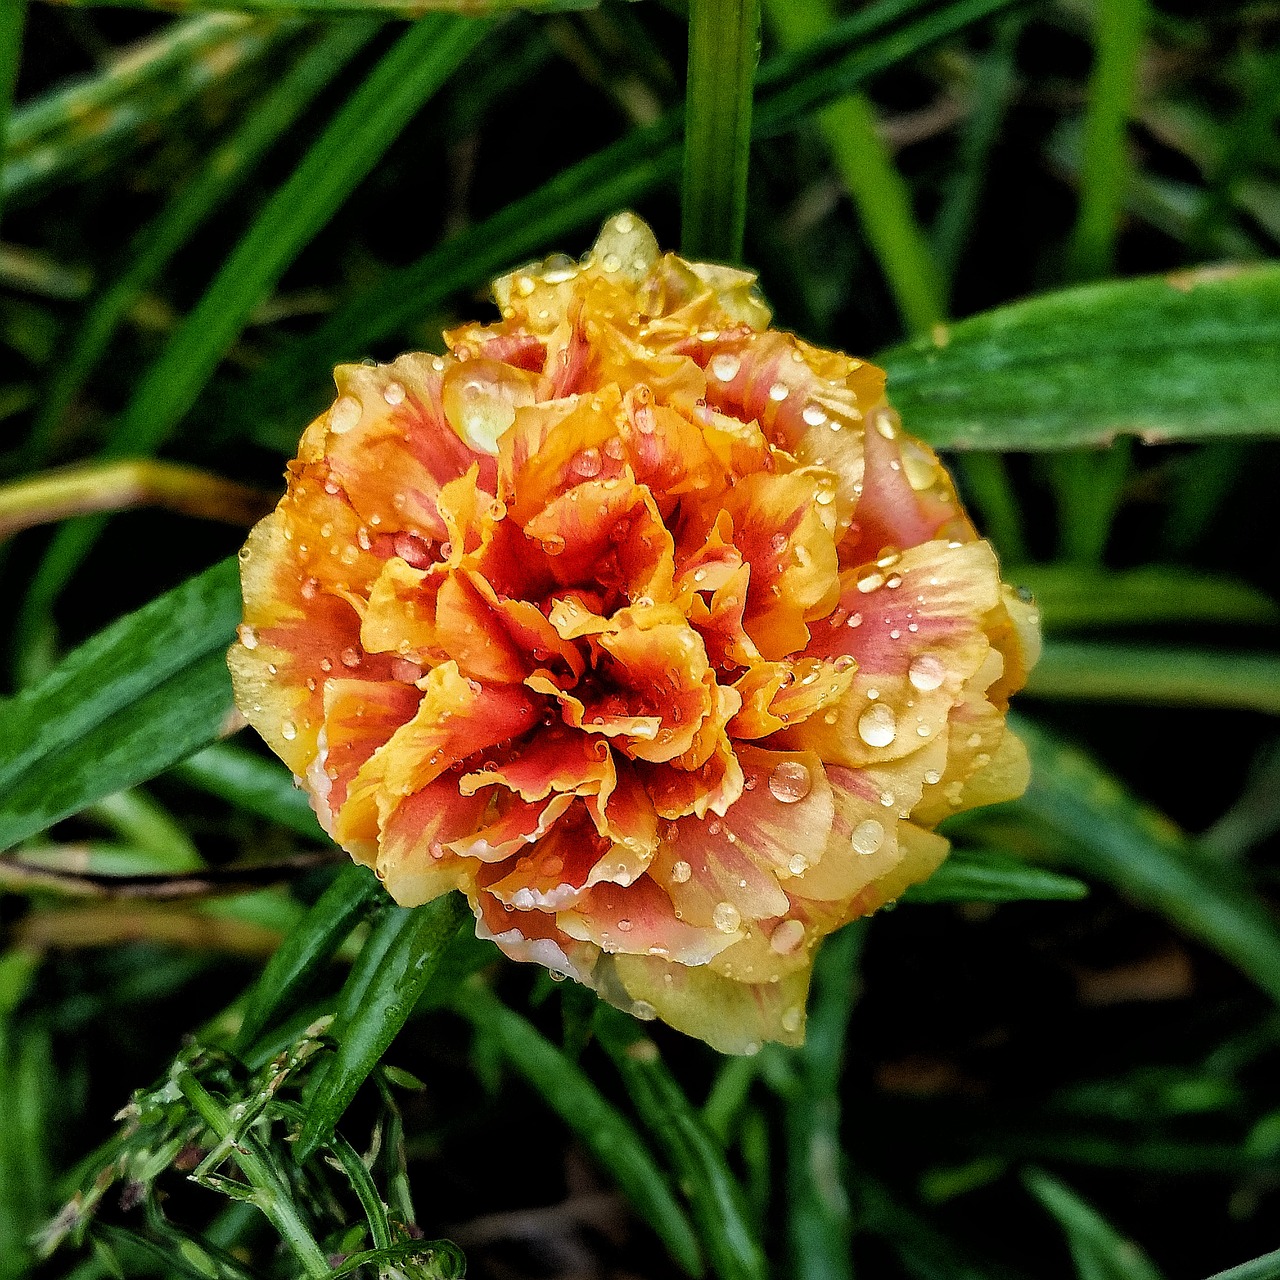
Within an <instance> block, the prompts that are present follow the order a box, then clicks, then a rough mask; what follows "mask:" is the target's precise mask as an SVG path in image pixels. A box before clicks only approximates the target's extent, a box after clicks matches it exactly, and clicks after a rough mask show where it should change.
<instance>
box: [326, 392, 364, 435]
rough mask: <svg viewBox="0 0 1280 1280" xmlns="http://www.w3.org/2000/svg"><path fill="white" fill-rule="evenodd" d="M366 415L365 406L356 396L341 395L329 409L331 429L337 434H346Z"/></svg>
mask: <svg viewBox="0 0 1280 1280" xmlns="http://www.w3.org/2000/svg"><path fill="white" fill-rule="evenodd" d="M363 416H364V407H363V406H362V405H361V403H360V401H359V400H357V399H356V398H355V397H354V396H339V397H338V399H337V400H335V401H334V405H333V408H332V409H330V410H329V430H330V431H332V432H333V434H334V435H336V436H341V435H345V434H346V433H347V432H348V431H350V430H351V428H352V427H354V426H356V425H357V424H358V423H359V421H360V419H361V418H362V417H363Z"/></svg>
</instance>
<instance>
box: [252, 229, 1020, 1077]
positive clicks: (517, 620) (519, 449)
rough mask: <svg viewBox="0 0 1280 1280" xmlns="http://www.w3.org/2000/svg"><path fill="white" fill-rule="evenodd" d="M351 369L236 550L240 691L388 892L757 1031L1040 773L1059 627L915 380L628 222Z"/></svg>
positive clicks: (752, 1041) (793, 1007) (697, 1023)
mask: <svg viewBox="0 0 1280 1280" xmlns="http://www.w3.org/2000/svg"><path fill="white" fill-rule="evenodd" d="M494 293H495V296H496V299H497V302H498V304H499V306H500V308H501V312H502V319H501V321H500V322H499V323H497V324H489V325H481V324H468V325H464V326H462V327H461V328H459V329H455V330H453V331H452V332H450V333H448V334H446V335H445V341H446V343H447V346H448V354H447V355H444V356H435V355H424V354H410V355H403V356H401V357H400V358H399V359H397V360H394V361H392V362H391V363H390V364H385V365H345V366H342V367H341V368H339V369H338V370H337V371H336V374H335V378H336V382H337V387H338V392H339V395H338V398H337V400H336V401H335V402H334V404H333V405H332V407H331V408H330V409H329V410H328V411H327V412H326V413H324V414H322V415H321V416H320V417H319V418H317V419H316V420H315V421H314V422H313V423H312V424H311V425H310V427H308V428H307V430H306V432H305V434H304V435H303V437H302V442H301V445H300V447H299V452H298V457H297V459H296V460H295V461H293V462H291V463H290V464H289V484H288V491H287V493H286V494H285V496H284V498H283V499H282V500H281V502H280V505H279V506H278V507H277V509H276V510H275V512H274V513H273V514H271V515H270V516H268V517H267V518H266V519H265V520H263V521H262V522H261V523H260V524H259V525H258V526H257V527H256V528H255V529H254V530H253V532H252V534H251V535H250V537H249V541H248V543H247V545H246V546H245V548H244V550H243V551H242V552H241V560H242V576H243V584H244V598H245V622H244V625H243V626H242V627H241V630H240V640H239V643H238V644H236V645H235V646H233V648H232V650H231V653H230V659H229V660H230V665H231V670H232V674H233V677H234V682H235V689H236V698H237V702H238V703H239V705H240V708H241V710H242V711H243V712H244V714H245V716H246V717H247V718H248V720H249V721H250V723H251V724H253V725H254V727H255V728H256V729H257V730H258V731H259V732H260V733H261V734H262V736H263V737H264V738H265V739H266V741H267V742H268V743H269V744H270V746H271V747H272V749H273V750H274V751H275V752H276V753H277V754H278V755H279V756H280V757H281V758H282V759H283V760H284V761H285V763H286V764H288V766H289V767H290V768H291V769H292V770H293V772H294V773H295V775H297V776H298V777H299V779H301V780H302V783H303V785H304V786H305V787H306V788H307V790H308V791H309V792H310V795H311V799H312V802H313V804H314V806H315V809H316V812H317V814H318V815H319V817H320V820H321V822H322V824H323V825H324V827H325V829H326V830H327V831H328V832H329V834H330V835H331V836H332V837H333V839H334V840H336V841H337V842H338V843H339V844H340V845H342V847H343V848H345V849H346V850H348V851H349V852H350V853H351V855H352V856H353V857H354V858H355V859H357V860H358V861H360V862H363V863H367V864H368V865H370V866H372V867H374V868H375V869H376V871H377V874H378V876H379V877H380V878H381V879H382V880H383V882H384V883H385V885H386V887H387V890H388V891H389V892H390V894H391V895H392V897H393V898H395V899H396V900H397V901H398V902H400V903H403V904H405V905H413V904H417V903H422V902H426V901H428V900H430V899H432V898H434V897H436V896H438V895H440V894H443V893H446V892H448V891H450V890H453V889H461V890H462V891H463V893H465V894H466V896H467V898H468V900H469V902H470V904H471V907H472V910H473V912H474V913H475V916H476V921H477V926H476V927H477V931H478V933H479V934H480V936H482V937H485V938H491V939H492V940H493V941H494V942H496V943H497V944H498V946H499V947H500V948H501V949H502V950H503V951H504V952H506V954H507V955H509V956H511V957H513V958H515V959H519V960H533V961H537V962H538V963H540V964H543V965H546V966H547V967H548V968H550V969H552V970H553V971H556V972H558V973H561V974H566V975H569V976H571V977H573V978H576V979H578V980H579V981H581V982H585V983H589V984H590V985H591V986H593V987H594V988H596V990H597V991H599V992H600V993H601V995H603V996H604V997H605V998H607V999H608V1000H610V1001H612V1002H614V1003H615V1004H618V1005H620V1006H621V1007H623V1008H627V1009H630V1010H631V1011H632V1012H633V1013H635V1014H637V1015H638V1016H640V1017H655V1016H657V1017H661V1018H663V1019H664V1020H666V1021H667V1022H668V1023H670V1024H671V1025H673V1026H675V1027H678V1028H680V1029H681V1030H683V1031H686V1032H688V1033H690V1034H692V1035H695V1036H699V1037H701V1038H702V1039H704V1040H706V1041H708V1042H709V1043H710V1044H712V1045H714V1046H715V1047H716V1048H718V1049H721V1050H723V1051H725V1052H739V1053H740V1052H751V1051H753V1050H754V1049H755V1048H758V1047H759V1045H760V1044H761V1043H762V1042H763V1041H765V1040H777V1041H782V1042H784V1043H788V1044H795V1043H799V1042H800V1040H801V1039H802V1038H803V1028H804V1002H805V995H806V991H807V987H808V981H809V971H810V966H811V962H812V956H813V952H814V949H815V948H816V946H817V945H818V943H819V942H820V940H821V939H822V937H823V936H825V935H826V934H828V933H830V932H831V931H832V930H834V929H836V928H839V927H840V926H841V925H842V924H844V923H846V922H847V921H849V920H851V919H853V918H854V917H857V916H861V915H865V914H867V913H868V912H871V911H874V910H875V909H876V908H877V907H879V906H881V905H883V904H884V903H886V902H889V901H891V900H892V899H894V898H896V897H897V896H898V895H899V894H900V893H901V892H902V891H903V890H904V889H905V888H906V887H907V886H908V885H910V884H912V883H914V882H916V881H918V880H921V879H923V878H924V877H926V876H927V875H929V874H930V872H932V871H933V870H934V869H935V868H936V867H937V866H938V864H939V863H940V862H941V861H942V859H943V857H944V856H945V854H946V851H947V842H946V841H945V840H944V839H942V838H941V837H940V836H938V835H936V834H935V833H934V832H933V830H932V828H933V827H934V826H935V825H936V824H937V823H938V822H939V821H940V820H941V819H943V818H945V817H946V816H947V815H948V814H951V813H954V812H956V811H957V810H960V809H967V808H970V807H972V806H974V805H979V804H985V803H989V802H991V801H995V800H1002V799H1007V798H1009V797H1011V796H1014V795H1017V794H1019V793H1020V792H1021V790H1022V789H1023V787H1024V786H1025V784H1026V777H1027V764H1026V756H1025V753H1024V752H1023V750H1022V748H1021V744H1020V743H1019V742H1018V740H1017V739H1016V738H1015V737H1014V736H1013V735H1012V734H1011V733H1010V732H1008V731H1007V730H1006V727H1005V716H1004V713H1005V709H1006V705H1007V699H1008V696H1009V694H1010V693H1011V692H1012V691H1013V690H1015V689H1017V688H1019V687H1020V686H1021V685H1022V683H1023V682H1024V679H1025V677H1026V673H1027V670H1028V668H1029V666H1030V664H1031V662H1032V661H1034V655H1035V652H1036V649H1037V645H1038V637H1037V632H1036V623H1035V616H1034V614H1033V613H1032V611H1031V610H1030V607H1029V606H1028V605H1026V604H1024V603H1023V602H1022V601H1020V600H1019V598H1018V597H1017V596H1016V595H1015V594H1014V593H1013V592H1012V591H1011V590H1010V589H1009V588H1008V587H1005V586H1002V585H1001V582H1000V577H999V571H998V567H997V564H996V558H995V555H994V553H993V552H992V550H991V547H990V546H989V545H988V544H987V543H986V542H984V541H982V540H981V539H979V538H978V537H977V535H976V533H975V531H974V529H973V526H972V525H971V524H970V522H969V520H968V519H967V517H966V516H965V514H964V512H963V510H962V509H961V508H960V505H959V503H958V501H957V498H956V494H955V490H954V488H953V487H952V484H951V481H950V479H949V478H948V476H947V474H946V472H945V471H944V469H943V468H942V466H941V465H940V464H939V462H938V459H937V458H936V457H935V455H934V454H933V453H932V452H931V451H930V450H929V449H928V448H926V447H925V446H924V445H923V444H921V443H920V442H919V441H917V440H914V439H912V438H911V437H910V436H908V435H905V434H904V433H903V432H902V431H901V429H900V427H899V422H898V418H897V415H896V414H895V413H894V412H893V410H892V409H891V408H890V407H889V406H888V404H887V403H886V401H885V398H884V374H883V373H882V372H881V371H880V370H879V369H877V368H875V367H874V366H872V365H870V364H867V363H865V362H863V361H861V360H855V359H852V358H850V357H848V356H845V355H842V354H839V353H837V352H833V351H824V350H820V349H818V348H816V347H812V346H810V345H808V344H807V343H805V342H803V341H801V340H800V339H799V338H796V337H794V336H793V335H791V334H789V333H783V332H780V331H777V330H773V329H770V328H769V319H770V316H769V312H768V310H767V308H766V307H765V305H764V303H763V302H762V301H761V299H760V297H759V295H758V293H757V291H756V289H755V282H754V277H753V276H751V275H750V274H748V273H746V272H743V271H737V270H732V269H730V268H728V267H720V266H709V265H706V264H703V263H694V262H686V261H684V260H682V259H681V258H679V257H676V256H675V255H674V254H661V253H660V252H659V250H658V246H657V243H656V241H655V240H654V237H653V235H652V233H651V232H650V230H649V228H648V227H647V226H645V225H644V224H643V223H642V222H641V221H640V220H639V219H638V218H636V217H634V216H633V215H631V214H626V213H623V214H619V215H618V216H617V217H615V218H613V219H612V220H611V221H610V222H608V223H607V224H606V225H605V227H604V229H603V231H602V233H601V235H600V238H599V240H598V241H597V243H596V245H595V247H594V248H593V249H592V251H591V253H590V254H589V255H588V256H587V257H586V258H585V259H584V260H583V261H582V262H581V263H577V262H574V261H572V260H571V259H568V258H564V257H557V258H551V259H549V260H548V261H546V262H544V263H542V264H540V265H536V266H530V267H528V268H526V269H524V270H521V271H516V272H514V273H513V274H511V275H507V276H504V277H502V278H501V279H499V280H497V281H496V282H495V284H494Z"/></svg>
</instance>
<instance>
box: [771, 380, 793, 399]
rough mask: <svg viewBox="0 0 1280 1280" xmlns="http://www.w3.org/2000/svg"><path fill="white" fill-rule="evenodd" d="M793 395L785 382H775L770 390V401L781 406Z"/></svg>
mask: <svg viewBox="0 0 1280 1280" xmlns="http://www.w3.org/2000/svg"><path fill="white" fill-rule="evenodd" d="M790 394H791V388H790V387H789V386H787V384H786V383H785V382H775V383H774V384H773V386H771V387H770V388H769V399H770V400H772V401H774V403H775V404H781V403H782V401H783V400H785V399H786V398H787V397H788V396H789V395H790Z"/></svg>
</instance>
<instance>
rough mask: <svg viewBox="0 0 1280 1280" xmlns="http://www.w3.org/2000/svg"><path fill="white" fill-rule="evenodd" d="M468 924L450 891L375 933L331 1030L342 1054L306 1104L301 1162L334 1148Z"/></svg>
mask: <svg viewBox="0 0 1280 1280" xmlns="http://www.w3.org/2000/svg"><path fill="white" fill-rule="evenodd" d="M465 918H467V909H466V904H465V902H464V901H463V900H462V899H461V898H460V897H459V896H458V895H457V894H452V893H451V894H448V895H446V896H445V897H443V898H437V899H436V900H435V901H434V902H429V903H427V904H426V905H425V906H421V907H414V908H412V909H406V908H404V907H389V908H388V909H387V911H386V914H385V915H384V916H383V917H382V919H381V920H380V921H379V922H378V924H377V925H376V926H375V927H374V929H373V930H372V932H371V933H370V934H369V940H368V941H367V942H366V943H365V945H364V947H363V949H362V950H361V952H360V956H359V959H357V961H356V963H355V965H354V967H353V968H352V970H351V976H350V977H349V978H348V979H347V981H346V984H345V985H344V986H343V988H342V992H341V994H340V995H339V996H338V1007H337V1010H336V1012H335V1013H334V1019H333V1025H332V1027H331V1028H330V1031H329V1034H330V1035H331V1036H332V1037H333V1039H334V1040H335V1042H336V1043H337V1053H336V1054H335V1055H334V1057H333V1058H332V1059H331V1060H330V1062H329V1064H328V1065H327V1067H326V1068H325V1069H324V1073H323V1074H322V1075H321V1076H320V1077H319V1078H318V1080H317V1083H316V1087H315V1090H314V1092H313V1093H312V1094H311V1096H310V1098H309V1099H308V1101H307V1118H306V1120H305V1122H304V1123H303V1126H302V1133H301V1134H300V1135H299V1137H298V1147H297V1150H298V1159H299V1160H305V1159H306V1158H307V1157H308V1156H309V1155H312V1154H313V1153H314V1152H315V1151H316V1150H317V1149H318V1148H319V1147H322V1146H323V1145H324V1144H325V1143H326V1142H328V1140H329V1136H330V1134H332V1133H333V1127H334V1125H336V1124H337V1122H338V1121H339V1120H340V1119H341V1117H342V1113H343V1112H344V1111H346V1109H347V1105H348V1104H349V1103H350V1101H351V1099H352V1098H354V1097H355V1095H356V1090H357V1089H359V1088H360V1086H361V1085H362V1084H363V1083H364V1081H365V1079H366V1078H367V1077H368V1075H369V1073H370V1072H371V1071H372V1070H373V1069H374V1067H376V1066H377V1065H378V1062H379V1060H380V1059H381V1057H382V1055H383V1054H384V1053H385V1052H386V1051H387V1049H388V1047H389V1046H390V1044H391V1042H392V1041H393V1040H394V1039H395V1038H396V1035H397V1034H398V1033H399V1031H400V1028H401V1027H403V1026H404V1024H405V1022H406V1021H407V1020H408V1018H409V1015H410V1014H411V1013H412V1012H413V1009H414V1006H415V1005H416V1004H417V1003H418V998H419V996H421V995H422V993H423V991H424V990H425V989H426V986H427V983H428V982H429V981H430V980H431V976H432V974H434V973H435V971H436V967H437V965H439V963H440V958H441V956H442V955H443V954H444V952H445V949H446V948H447V947H448V945H449V943H450V942H452V941H453V939H454V936H455V935H456V934H457V933H458V930H459V927H460V926H461V924H462V922H463V920H464V919H465Z"/></svg>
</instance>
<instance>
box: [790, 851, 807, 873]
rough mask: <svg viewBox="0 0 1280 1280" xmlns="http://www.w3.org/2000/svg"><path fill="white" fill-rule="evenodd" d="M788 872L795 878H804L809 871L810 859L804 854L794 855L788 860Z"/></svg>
mask: <svg viewBox="0 0 1280 1280" xmlns="http://www.w3.org/2000/svg"><path fill="white" fill-rule="evenodd" d="M787 870H788V871H790V872H791V874H792V875H793V876H802V875H804V873H805V872H806V871H808V870H809V859H808V858H806V857H805V856H804V854H802V853H793V854H792V855H791V857H790V858H789V859H788V860H787Z"/></svg>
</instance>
